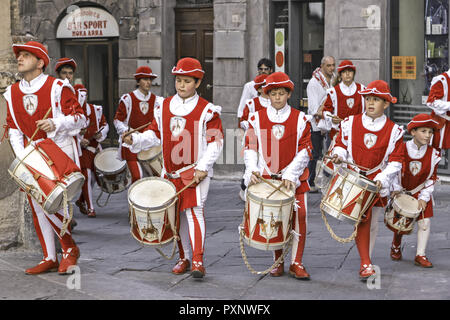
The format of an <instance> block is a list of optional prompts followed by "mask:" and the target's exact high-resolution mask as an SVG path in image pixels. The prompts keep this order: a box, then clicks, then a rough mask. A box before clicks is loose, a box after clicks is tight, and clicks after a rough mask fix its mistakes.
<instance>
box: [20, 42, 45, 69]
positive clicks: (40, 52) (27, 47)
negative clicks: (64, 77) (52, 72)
mask: <svg viewBox="0 0 450 320" xmlns="http://www.w3.org/2000/svg"><path fill="white" fill-rule="evenodd" d="M13 51H14V54H15V55H16V58H17V57H18V56H19V52H20V51H28V52H30V53H32V54H33V55H35V56H36V57H37V58H38V59H42V60H44V66H45V67H47V66H48V64H49V62H50V57H49V56H48V51H47V48H46V47H45V46H44V45H43V44H42V43H39V42H37V41H28V42H27V43H25V44H13Z"/></svg>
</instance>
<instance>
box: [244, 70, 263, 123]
mask: <svg viewBox="0 0 450 320" xmlns="http://www.w3.org/2000/svg"><path fill="white" fill-rule="evenodd" d="M268 76H269V75H267V74H261V75H258V76H256V77H255V80H254V82H255V85H254V88H255V90H256V91H258V96H257V97H255V98H253V99H250V100H247V102H246V104H245V107H244V110H243V111H242V117H241V118H240V119H239V126H240V127H241V129H243V130H244V131H246V130H247V129H248V116H249V114H250V113H253V112H257V111H259V110H261V109H264V108H267V107H268V106H269V105H270V99H269V96H268V95H267V94H265V93H264V90H263V88H262V86H263V85H264V84H265V80H266V78H267V77H268Z"/></svg>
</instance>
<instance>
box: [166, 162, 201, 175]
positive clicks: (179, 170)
mask: <svg viewBox="0 0 450 320" xmlns="http://www.w3.org/2000/svg"><path fill="white" fill-rule="evenodd" d="M196 165H197V162H194V163H193V164H190V165H188V166H186V167H183V168H181V169H178V170H177V171H173V172H170V173H169V172H166V175H167V176H168V177H169V179H178V178H180V177H181V176H180V174H181V173H183V172H184V171H187V170H189V169H191V168H193V167H195V166H196Z"/></svg>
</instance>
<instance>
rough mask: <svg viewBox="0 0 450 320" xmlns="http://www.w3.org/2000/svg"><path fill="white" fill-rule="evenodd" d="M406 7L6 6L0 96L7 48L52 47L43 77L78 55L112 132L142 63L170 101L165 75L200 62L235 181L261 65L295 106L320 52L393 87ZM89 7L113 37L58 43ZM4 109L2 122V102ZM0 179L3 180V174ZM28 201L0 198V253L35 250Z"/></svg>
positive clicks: (176, 1)
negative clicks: (274, 74) (251, 84)
mask: <svg viewBox="0 0 450 320" xmlns="http://www.w3.org/2000/svg"><path fill="white" fill-rule="evenodd" d="M405 1H406V0H322V1H313V2H312V1H303V0H287V1H280V0H120V1H117V0H89V1H76V0H2V6H1V7H0V27H1V30H2V31H3V32H2V33H1V34H0V91H1V90H4V89H5V88H6V86H7V85H8V84H10V83H13V82H14V81H15V80H16V79H17V78H18V77H19V75H17V74H16V66H15V58H14V56H13V53H12V49H11V45H12V43H16V42H25V41H27V40H30V39H37V40H38V41H41V42H43V43H44V44H45V45H46V46H47V47H48V49H49V53H50V56H51V64H50V66H49V67H48V69H47V73H49V74H51V75H54V71H53V68H54V65H55V63H56V60H57V59H58V58H60V57H62V56H70V55H72V54H73V55H75V56H76V59H77V63H78V64H79V68H78V69H79V70H77V75H76V78H77V77H78V79H76V80H77V81H79V82H82V83H83V84H85V85H87V87H88V90H89V95H90V96H89V98H90V100H91V101H94V102H95V103H98V104H102V105H103V106H104V110H105V113H106V114H107V120H108V122H109V124H110V126H111V128H113V126H112V118H113V116H114V112H115V110H116V108H117V104H118V99H119V97H120V96H121V95H122V94H124V93H126V92H129V91H131V90H133V89H134V88H135V84H136V83H135V81H134V79H133V73H134V72H135V70H136V68H137V67H138V66H140V65H143V64H148V65H150V66H151V67H152V69H153V71H154V72H155V73H157V74H158V75H159V77H158V78H157V80H156V81H155V83H154V86H153V91H154V92H155V93H156V94H158V95H162V96H170V95H173V94H174V93H175V89H174V78H173V76H172V75H171V73H170V71H171V69H172V67H173V66H174V65H175V63H176V61H177V59H178V58H180V57H183V56H189V55H190V56H197V57H198V58H199V59H200V60H201V61H202V63H203V64H204V67H205V69H207V74H208V76H209V78H208V77H207V78H205V80H204V83H202V87H201V93H202V94H204V95H205V97H208V98H209V99H211V100H212V101H213V102H214V103H215V104H217V105H220V106H222V108H223V113H222V120H223V125H224V129H225V146H224V153H223V155H222V157H221V158H220V159H219V161H218V164H216V166H215V173H216V176H221V177H224V176H226V177H233V178H236V179H238V178H240V176H241V175H242V170H243V164H242V163H243V162H242V158H241V153H240V151H241V150H240V149H241V138H242V136H241V132H240V131H239V130H238V129H237V118H236V111H237V106H238V104H239V100H240V96H241V92H242V87H243V85H244V84H245V83H246V82H248V81H250V80H252V79H253V78H254V76H255V75H256V72H257V67H256V65H257V62H258V60H259V59H260V58H263V57H269V58H271V59H272V60H273V61H275V62H280V63H281V64H280V66H281V67H282V68H283V69H284V70H285V72H287V73H288V74H289V75H290V77H291V79H293V80H294V82H295V84H296V90H295V92H294V95H293V98H292V99H291V101H290V104H291V105H292V106H294V107H298V108H301V107H302V106H304V105H305V103H304V102H303V101H304V100H305V98H306V94H305V92H306V85H307V82H308V80H309V77H310V76H311V72H312V70H313V69H315V68H316V67H318V66H319V64H320V58H321V57H322V56H323V55H333V56H334V57H335V58H336V60H337V63H339V62H340V61H342V60H344V59H351V60H352V61H353V62H354V63H355V64H356V65H357V68H358V71H357V74H356V80H357V81H358V82H361V83H364V84H368V83H369V82H370V81H372V80H375V79H384V80H386V81H388V82H390V83H392V84H393V85H394V87H395V82H393V81H392V79H391V55H392V54H391V53H394V52H391V48H392V45H391V41H392V30H393V29H392V28H393V27H392V25H391V24H392V21H393V19H394V20H395V19H397V18H398V17H397V16H396V14H397V13H395V12H394V13H393V12H392V7H393V3H394V2H395V3H398V2H400V3H403V2H405ZM414 1H415V2H417V1H428V0H414ZM400 5H402V4H400ZM403 5H404V4H403ZM83 8H84V9H83ZM86 8H94V9H92V10H91V11H95V12H100V13H104V16H105V17H107V18H105V19H106V20H105V21H108V24H109V23H111V24H112V25H114V26H117V32H116V33H115V34H113V35H112V36H108V37H102V36H93V37H88V38H85V37H80V36H76V34H77V33H74V36H70V35H69V36H67V31H70V30H65V32H66V35H65V36H61V34H64V32H62V31H61V30H62V29H64V23H63V22H64V21H66V20H65V19H66V18H67V19H68V17H72V16H70V15H71V14H75V13H76V12H77V10H82V9H83V10H87V9H86ZM73 19H75V18H73ZM102 19H103V18H102ZM102 21H103V20H102ZM418 23H420V22H418ZM67 28H68V27H67V26H66V29H67ZM280 29H282V31H283V34H284V35H285V36H284V38H283V39H281V40H282V41H281V42H282V45H283V46H282V48H283V49H282V50H283V52H282V55H281V57H282V58H283V59H282V60H281V61H280V60H278V53H276V50H278V47H276V45H277V43H276V40H277V39H276V34H275V32H276V31H278V30H280ZM60 31H61V33H60ZM63 31H64V30H63ZM108 31H111V32H113V31H115V30H108ZM278 40H280V39H278ZM0 103H1V106H0V121H1V124H2V125H3V124H4V119H5V113H6V111H5V104H4V101H3V98H0ZM110 131H111V133H110V139H109V140H108V142H107V143H108V144H109V145H114V143H116V136H115V135H114V130H113V129H112V130H110ZM2 169H3V168H2ZM0 177H1V178H2V179H6V178H8V175H7V173H5V172H1V173H0ZM0 194H1V193H0ZM10 203H14V206H11V205H10ZM24 203H25V201H24V196H23V193H20V192H19V191H16V192H14V193H13V194H11V195H8V196H7V197H5V198H3V199H0V249H1V248H3V249H5V248H9V247H13V246H20V245H24V246H27V245H29V246H31V247H32V246H33V244H35V239H34V240H33V238H32V235H30V234H29V232H28V231H29V230H32V229H33V226H32V225H31V222H30V218H29V215H28V214H26V213H24V212H25V211H26V205H25V204H24ZM27 217H28V218H27ZM31 233H33V232H31Z"/></svg>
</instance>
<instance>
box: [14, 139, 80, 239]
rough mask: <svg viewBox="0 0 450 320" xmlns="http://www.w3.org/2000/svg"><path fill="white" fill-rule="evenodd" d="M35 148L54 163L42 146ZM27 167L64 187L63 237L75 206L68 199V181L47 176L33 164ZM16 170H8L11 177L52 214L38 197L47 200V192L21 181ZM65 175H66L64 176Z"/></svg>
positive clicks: (61, 233) (61, 232) (45, 159)
mask: <svg viewBox="0 0 450 320" xmlns="http://www.w3.org/2000/svg"><path fill="white" fill-rule="evenodd" d="M33 148H34V149H35V150H37V151H38V152H39V153H41V154H42V155H43V156H44V157H43V158H44V161H46V162H47V163H48V164H49V165H51V164H52V163H49V161H48V159H50V158H49V157H48V156H47V154H46V153H45V152H44V151H43V150H42V149H41V148H36V146H35V145H33ZM30 154H31V152H29V153H28V154H27V155H26V156H25V157H23V158H22V159H20V161H19V164H17V165H16V166H15V170H16V169H17V168H18V167H19V166H20V165H22V164H23V163H24V161H25V159H26V158H27V157H28V156H29V155H30ZM50 161H51V160H50ZM25 165H26V164H25ZM26 167H27V168H28V170H29V171H32V172H34V173H35V174H36V173H38V174H39V176H42V177H44V178H46V179H48V180H51V181H55V182H57V183H58V184H59V186H60V187H61V188H62V189H63V222H62V226H61V230H60V234H59V236H60V237H61V238H62V237H63V236H64V235H65V234H66V232H67V229H68V226H69V224H70V221H71V220H72V218H73V207H72V205H71V203H69V200H68V195H67V188H66V187H64V185H67V183H66V182H65V181H63V180H62V178H59V179H51V178H49V177H47V176H45V175H44V174H42V173H40V172H38V171H37V170H36V169H34V168H33V167H31V166H27V165H26ZM15 170H14V172H10V171H9V170H8V172H9V174H10V175H11V177H12V178H13V179H14V180H15V181H16V182H17V183H18V184H19V186H20V187H21V188H22V189H23V190H24V191H25V193H26V194H28V195H30V196H31V197H32V198H34V199H35V200H36V201H37V203H38V204H39V206H40V207H41V208H42V210H43V211H44V212H45V213H46V214H47V215H50V214H49V213H48V212H47V211H46V210H45V209H44V207H43V206H42V205H41V201H39V199H38V197H39V196H41V197H42V198H44V199H46V200H47V196H46V195H45V194H43V193H42V192H41V190H40V189H38V188H36V187H35V186H33V185H31V184H27V183H25V182H23V181H21V180H20V179H18V178H17V177H16V176H15ZM64 177H66V176H64ZM36 193H37V194H36Z"/></svg>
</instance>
